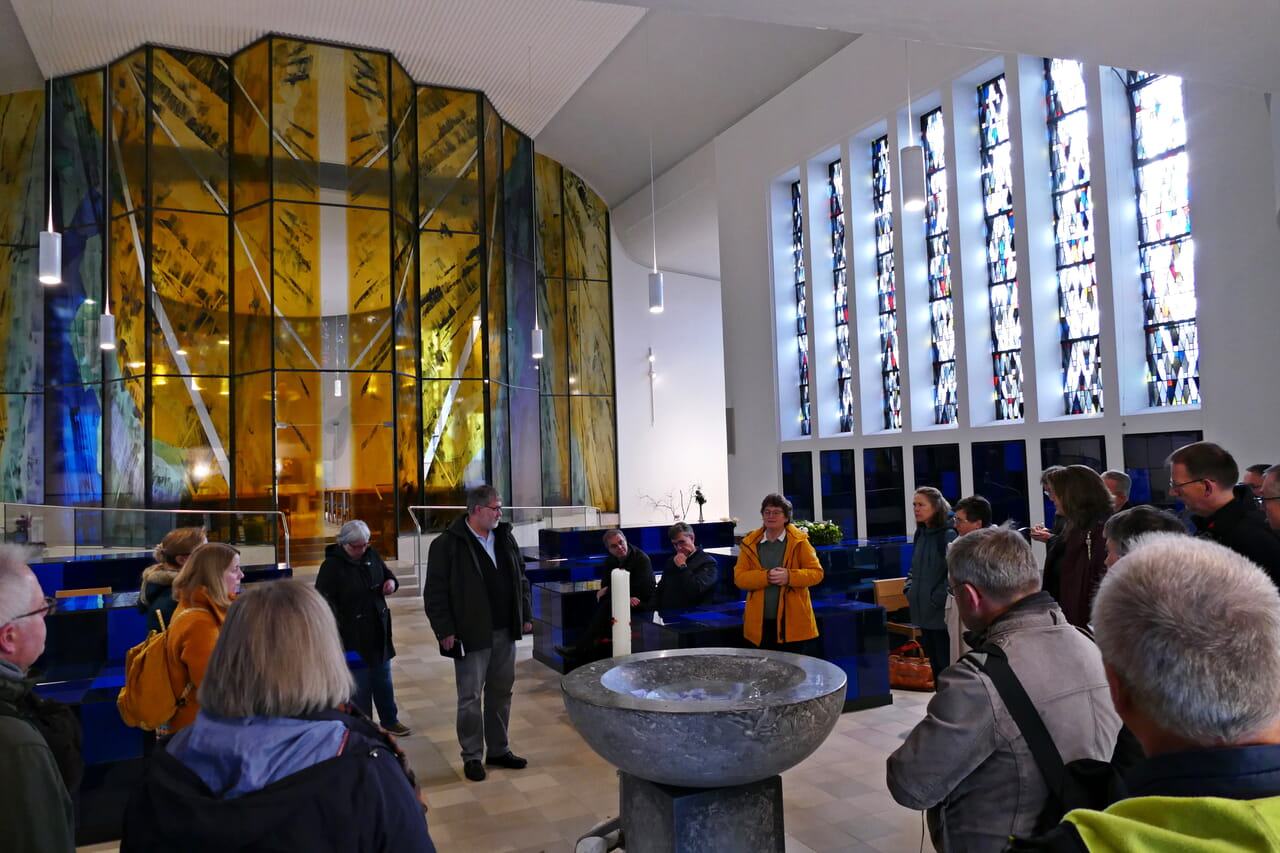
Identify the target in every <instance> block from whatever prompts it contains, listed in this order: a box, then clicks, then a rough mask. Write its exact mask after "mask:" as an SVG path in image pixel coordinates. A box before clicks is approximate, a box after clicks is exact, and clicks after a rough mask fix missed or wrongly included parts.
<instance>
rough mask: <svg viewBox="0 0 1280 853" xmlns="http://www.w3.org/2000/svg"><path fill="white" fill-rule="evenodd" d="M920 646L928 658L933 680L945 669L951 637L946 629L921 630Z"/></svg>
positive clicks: (948, 657)
mask: <svg viewBox="0 0 1280 853" xmlns="http://www.w3.org/2000/svg"><path fill="white" fill-rule="evenodd" d="M920 646H921V647H922V648H923V649H924V653H925V655H927V656H928V658H929V667H930V669H932V670H933V680H934V681H937V680H938V675H939V674H940V673H941V672H942V671H943V670H944V669H946V668H947V665H948V663H949V661H950V659H951V635H950V634H948V633H947V629H946V628H921V629H920Z"/></svg>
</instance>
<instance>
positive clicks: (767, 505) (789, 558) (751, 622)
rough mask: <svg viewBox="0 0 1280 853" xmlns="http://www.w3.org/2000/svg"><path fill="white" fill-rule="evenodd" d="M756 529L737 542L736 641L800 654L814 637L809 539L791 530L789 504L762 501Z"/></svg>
mask: <svg viewBox="0 0 1280 853" xmlns="http://www.w3.org/2000/svg"><path fill="white" fill-rule="evenodd" d="M760 520H761V522H762V525H761V526H760V527H759V528H758V529H756V530H753V531H751V532H750V533H748V534H747V535H746V536H744V537H742V547H741V549H740V550H739V552H738V562H737V563H736V564H735V565H734V567H733V582H734V583H735V584H737V585H738V588H739V589H744V590H746V591H747V604H746V608H745V609H744V610H743V612H742V635H743V636H744V637H746V638H747V639H748V640H750V641H751V642H752V643H754V644H756V645H757V646H759V647H760V648H762V649H776V650H778V651H784V652H795V653H796V654H804V653H805V652H806V650H807V648H808V645H809V641H810V640H812V639H814V638H816V637H817V636H818V621H817V620H816V619H815V618H814V616H813V604H812V603H811V601H810V599H809V587H811V586H815V585H817V584H818V583H819V582H821V581H822V576H823V571H822V564H821V563H819V562H818V554H817V552H815V551H814V550H813V546H812V545H810V544H809V537H808V535H806V534H805V533H804V531H802V530H800V528H798V527H796V526H795V525H793V524H791V501H789V500H787V499H786V498H784V497H783V496H782V495H778V494H771V495H765V498H764V500H763V501H761V502H760Z"/></svg>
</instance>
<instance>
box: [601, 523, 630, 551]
mask: <svg viewBox="0 0 1280 853" xmlns="http://www.w3.org/2000/svg"><path fill="white" fill-rule="evenodd" d="M615 536H621V537H622V541H623V542H626V541H627V534H625V533H623V532H622V531H621V530H619V529H618V528H616V527H610V528H609V529H608V530H606V531H605V532H604V536H602V537H600V540H601V541H602V542H604V546H605V547H606V548H608V547H609V540H610V539H612V538H613V537H615Z"/></svg>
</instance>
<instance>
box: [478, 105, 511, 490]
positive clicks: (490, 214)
mask: <svg viewBox="0 0 1280 853" xmlns="http://www.w3.org/2000/svg"><path fill="white" fill-rule="evenodd" d="M483 116H484V221H485V270H486V288H485V292H486V296H487V301H486V306H487V311H486V317H485V320H486V323H485V327H486V328H485V331H486V333H487V335H488V350H487V353H486V355H487V358H488V373H487V374H486V375H487V376H488V377H489V378H490V379H496V380H498V381H499V382H506V381H507V364H506V358H505V355H506V352H505V351H506V338H507V298H506V296H507V277H506V272H505V264H504V260H505V258H504V252H503V243H504V241H503V222H502V199H503V196H502V120H501V119H500V118H499V117H498V113H497V112H496V111H495V110H494V109H493V105H492V104H490V103H489V99H488V98H485V99H484V106H483ZM495 418H496V420H495V422H494V424H493V428H492V430H491V432H492V433H493V436H494V440H497V438H496V437H497V434H498V433H499V432H505V430H506V419H505V416H498V415H497V414H496V413H495ZM504 494H507V492H504Z"/></svg>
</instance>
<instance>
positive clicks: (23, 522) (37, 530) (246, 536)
mask: <svg viewBox="0 0 1280 853" xmlns="http://www.w3.org/2000/svg"><path fill="white" fill-rule="evenodd" d="M3 523H4V527H3V535H4V541H6V542H12V543H15V544H21V545H26V546H27V547H28V548H30V549H31V550H32V551H33V552H34V553H35V554H36V555H37V556H40V557H46V558H56V557H80V556H85V555H91V554H118V553H137V552H139V551H150V550H152V549H153V548H155V546H156V543H158V542H159V541H160V540H161V539H163V538H164V535H165V534H166V533H168V532H169V531H170V530H173V529H174V528H177V527H203V528H204V529H205V530H206V531H207V532H208V535H209V539H210V541H213V542H225V543H227V544H228V545H234V546H235V547H236V548H238V549H240V561H241V563H242V564H243V565H245V566H264V565H271V564H275V565H276V566H277V567H280V568H283V567H285V566H289V565H290V553H289V546H290V537H289V521H288V519H287V518H286V517H285V514H284V513H283V512H279V511H276V510H219V509H207V510H190V509H129V508H125V507H69V506H46V505H43V504H15V503H10V504H3ZM281 556H283V560H282V559H281Z"/></svg>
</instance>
